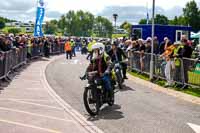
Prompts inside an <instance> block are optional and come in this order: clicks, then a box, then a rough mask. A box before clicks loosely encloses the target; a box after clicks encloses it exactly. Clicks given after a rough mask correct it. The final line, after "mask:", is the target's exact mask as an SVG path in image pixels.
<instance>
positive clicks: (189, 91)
mask: <svg viewBox="0 0 200 133" xmlns="http://www.w3.org/2000/svg"><path fill="white" fill-rule="evenodd" d="M128 73H129V74H130V75H132V76H134V77H138V78H141V79H143V80H146V81H150V80H149V76H148V75H146V74H140V73H138V72H136V71H131V72H130V71H129V72H128ZM154 83H155V84H157V85H159V86H162V87H164V86H165V84H166V81H165V80H161V79H160V80H156V81H155V82H154ZM171 89H173V90H176V91H180V92H183V93H186V94H189V95H192V96H196V97H200V88H194V87H191V86H190V87H188V89H184V90H183V89H181V88H179V87H176V86H173V87H171Z"/></svg>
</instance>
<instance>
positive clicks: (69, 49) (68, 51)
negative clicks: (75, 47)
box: [65, 40, 72, 59]
mask: <svg viewBox="0 0 200 133" xmlns="http://www.w3.org/2000/svg"><path fill="white" fill-rule="evenodd" d="M65 51H66V59H68V58H70V59H72V47H71V45H70V41H69V40H67V42H66V43H65Z"/></svg>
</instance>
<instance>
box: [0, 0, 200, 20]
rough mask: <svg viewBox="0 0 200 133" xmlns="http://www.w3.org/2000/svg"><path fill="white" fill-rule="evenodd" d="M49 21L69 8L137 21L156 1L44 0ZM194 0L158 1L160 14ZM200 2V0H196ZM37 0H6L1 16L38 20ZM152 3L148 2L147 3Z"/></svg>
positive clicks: (179, 11)
mask: <svg viewBox="0 0 200 133" xmlns="http://www.w3.org/2000/svg"><path fill="white" fill-rule="evenodd" d="M44 1H45V4H46V15H45V16H46V17H45V20H50V19H58V18H59V17H60V16H61V15H62V14H64V13H66V12H67V11H69V10H76V11H77V10H80V9H81V10H84V11H89V12H91V13H93V14H94V15H101V16H105V17H107V18H108V19H111V21H112V14H113V13H117V14H119V19H118V22H119V23H121V22H122V21H125V20H127V21H130V22H131V23H137V22H138V21H139V20H140V19H141V18H145V17H146V12H147V9H146V7H147V5H148V7H149V12H150V13H151V6H152V0H44ZM188 1H190V0H156V7H157V8H156V13H161V14H164V15H166V16H168V17H169V18H173V17H174V16H175V15H181V14H182V8H183V7H184V6H185V4H186V3H187V2H188ZM195 1H196V2H197V3H198V5H200V0H195ZM36 3H37V0H6V1H3V2H1V4H0V16H3V17H7V18H12V19H16V20H20V21H28V20H32V21H34V19H35V14H36V11H35V10H36V5H37V4H36ZM147 3H148V4H147Z"/></svg>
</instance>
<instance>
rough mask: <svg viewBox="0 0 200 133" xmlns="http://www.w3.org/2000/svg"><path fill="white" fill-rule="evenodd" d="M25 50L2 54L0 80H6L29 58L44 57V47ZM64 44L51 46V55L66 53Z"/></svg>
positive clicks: (12, 50)
mask: <svg viewBox="0 0 200 133" xmlns="http://www.w3.org/2000/svg"><path fill="white" fill-rule="evenodd" d="M27 46H28V47H24V48H13V49H11V50H10V51H7V52H1V53H0V79H3V78H5V77H6V76H7V75H8V74H9V72H11V71H12V70H13V69H15V68H18V67H19V66H21V65H23V64H25V63H26V60H27V56H28V55H29V56H31V57H39V56H43V55H44V45H43V44H42V45H35V44H34V45H33V46H30V45H27ZM64 52H65V51H64V43H61V44H59V45H55V44H53V45H50V54H55V53H64Z"/></svg>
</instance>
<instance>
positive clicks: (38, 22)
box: [34, 0, 45, 37]
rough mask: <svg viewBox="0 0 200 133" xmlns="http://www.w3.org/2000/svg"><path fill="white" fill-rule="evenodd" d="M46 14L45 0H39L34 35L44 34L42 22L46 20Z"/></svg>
mask: <svg viewBox="0 0 200 133" xmlns="http://www.w3.org/2000/svg"><path fill="white" fill-rule="evenodd" d="M44 14H45V9H44V1H43V0H39V1H38V6H37V12H36V21H35V28H34V36H37V37H41V36H43V32H42V23H43V20H44Z"/></svg>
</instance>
